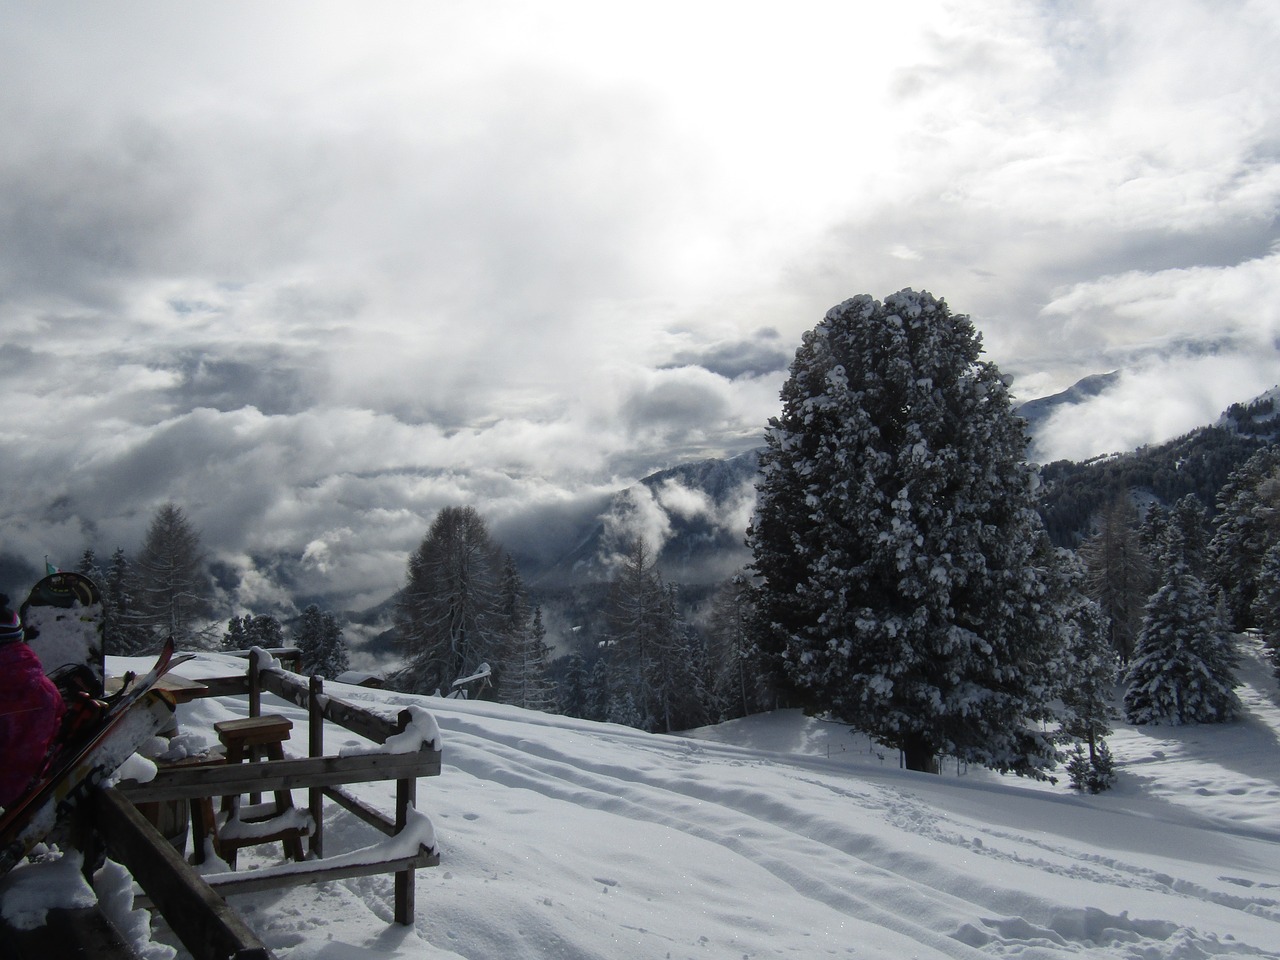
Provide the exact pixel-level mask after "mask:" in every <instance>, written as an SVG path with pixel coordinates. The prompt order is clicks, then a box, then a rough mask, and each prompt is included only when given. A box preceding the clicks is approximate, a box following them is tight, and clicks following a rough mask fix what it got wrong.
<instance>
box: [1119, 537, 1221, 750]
mask: <svg viewBox="0 0 1280 960" xmlns="http://www.w3.org/2000/svg"><path fill="white" fill-rule="evenodd" d="M1168 540H1169V542H1168V544H1167V546H1166V549H1165V552H1164V555H1163V556H1162V558H1161V564H1160V565H1161V567H1162V569H1163V571H1164V573H1163V577H1162V580H1161V585H1160V588H1159V589H1158V590H1157V591H1156V592H1155V594H1154V595H1153V596H1152V597H1151V600H1150V602H1148V604H1147V610H1146V616H1145V618H1144V620H1143V624H1142V632H1141V633H1140V634H1139V637H1138V649H1137V652H1136V654H1135V656H1134V659H1133V661H1132V662H1131V663H1130V664H1129V667H1128V670H1127V672H1126V674H1125V684H1126V690H1125V695H1124V711H1125V717H1126V719H1128V721H1129V722H1130V723H1136V724H1147V723H1151V724H1161V723H1167V724H1170V725H1173V726H1178V725H1182V724H1188V723H1222V722H1225V721H1228V720H1231V719H1233V718H1234V716H1235V709H1236V706H1237V699H1236V695H1235V686H1236V680H1235V666H1236V660H1237V658H1236V653H1235V648H1234V645H1233V642H1232V638H1231V635H1230V633H1228V630H1227V626H1226V624H1224V623H1223V622H1222V620H1221V618H1220V616H1219V614H1218V611H1217V609H1216V607H1215V604H1214V602H1213V599H1212V598H1211V597H1210V595H1209V590H1208V588H1207V587H1206V586H1205V584H1204V582H1203V581H1202V580H1201V579H1200V578H1199V577H1197V576H1196V575H1195V574H1194V573H1192V571H1191V566H1190V563H1189V562H1188V556H1189V555H1190V552H1189V551H1188V549H1187V547H1186V545H1185V544H1184V543H1183V542H1182V541H1183V536H1182V532H1181V529H1180V527H1179V525H1178V524H1177V523H1171V524H1170V529H1169V535H1168Z"/></svg>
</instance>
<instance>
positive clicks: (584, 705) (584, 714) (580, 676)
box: [557, 650, 591, 720]
mask: <svg viewBox="0 0 1280 960" xmlns="http://www.w3.org/2000/svg"><path fill="white" fill-rule="evenodd" d="M564 663H565V666H564V673H563V675H562V676H561V679H560V684H559V693H558V696H557V702H558V706H559V708H560V711H561V712H562V713H563V714H564V715H565V716H566V717H581V718H582V719H584V720H586V719H590V718H591V712H590V706H589V700H590V685H591V673H590V671H589V670H588V669H587V661H586V658H584V657H583V656H582V654H580V653H578V652H577V651H576V650H575V651H574V652H573V653H570V654H569V655H568V657H566V658H565V661H564Z"/></svg>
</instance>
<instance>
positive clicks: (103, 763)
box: [0, 639, 190, 876]
mask: <svg viewBox="0 0 1280 960" xmlns="http://www.w3.org/2000/svg"><path fill="white" fill-rule="evenodd" d="M189 659H190V657H185V656H184V657H174V655H173V640H172V639H169V640H166V641H165V645H164V649H163V650H161V652H160V656H159V657H158V658H157V659H156V663H155V666H153V667H152V668H151V670H150V671H149V672H148V673H146V674H145V675H144V676H141V677H137V678H134V679H132V680H131V681H130V682H128V683H127V684H126V685H125V687H124V688H123V689H122V690H121V692H120V693H119V694H118V695H116V696H115V697H114V698H112V700H111V701H110V702H109V703H108V705H107V707H106V711H105V712H104V714H103V716H102V719H101V722H100V724H99V725H98V727H97V728H96V729H95V730H94V731H92V732H91V733H89V734H88V735H87V736H84V737H81V738H79V739H78V740H77V742H76V743H74V744H63V745H62V746H61V748H60V749H58V750H57V752H55V753H54V755H53V757H52V759H51V760H50V763H49V765H48V767H47V769H46V771H45V773H44V774H43V775H42V776H41V778H40V779H39V780H38V781H37V782H36V783H35V784H34V785H33V786H32V787H31V789H30V790H28V791H27V793H26V794H25V795H24V796H23V797H22V799H20V800H18V801H17V802H16V803H14V804H13V806H11V807H9V808H8V809H7V810H5V811H4V812H3V813H0V876H3V875H4V874H6V873H8V872H9V871H10V870H11V869H13V867H14V866H15V865H16V864H18V863H19V862H20V861H21V860H22V859H23V858H24V857H25V856H26V855H27V854H28V853H30V852H31V849H32V848H33V847H34V846H35V845H36V844H37V843H39V842H40V841H41V840H43V839H44V838H45V837H46V836H48V835H49V834H50V833H51V832H52V831H53V830H54V828H55V827H57V825H58V824H59V823H60V822H62V821H64V820H65V819H66V818H67V816H68V815H69V814H70V813H71V811H72V810H74V809H75V807H76V805H77V804H78V803H79V802H80V801H81V799H82V798H83V797H84V796H85V794H87V793H88V792H89V791H90V790H91V789H92V788H93V787H95V786H97V785H98V784H99V783H101V782H102V781H103V780H105V779H106V778H107V777H109V776H111V774H113V773H114V772H115V771H116V769H117V768H118V767H119V766H120V764H122V763H124V762H125V761H126V760H127V759H129V757H130V756H132V755H133V753H134V752H135V751H136V750H137V749H138V747H139V746H141V745H142V744H143V743H145V742H146V741H147V740H149V739H150V738H151V737H153V736H155V735H156V734H157V733H158V732H159V731H161V730H163V729H164V728H165V727H166V726H169V725H171V723H172V718H173V705H172V703H171V702H169V701H168V700H166V699H165V698H164V697H162V696H160V695H158V694H157V695H155V696H148V694H150V693H152V690H153V688H154V687H155V685H156V682H157V681H158V680H159V679H160V678H161V677H163V676H164V675H165V674H166V673H168V672H169V671H170V670H172V669H173V668H174V667H175V666H177V665H178V664H179V663H184V662H185V661H187V660H189Z"/></svg>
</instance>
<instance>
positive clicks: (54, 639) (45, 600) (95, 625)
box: [18, 571, 107, 697]
mask: <svg viewBox="0 0 1280 960" xmlns="http://www.w3.org/2000/svg"><path fill="white" fill-rule="evenodd" d="M18 615H19V616H20V617H22V623H23V626H25V627H34V628H35V629H36V630H37V631H38V632H39V636H35V637H32V638H31V639H29V640H28V641H27V643H28V645H29V646H30V647H31V649H32V650H34V651H35V652H36V656H38V657H39V658H40V663H41V664H42V665H43V666H44V672H45V673H46V674H51V673H53V672H54V671H55V670H58V669H60V668H62V667H67V666H85V667H88V668H89V671H90V673H91V674H92V675H93V680H94V685H95V689H94V695H95V696H98V697H101V696H102V688H103V683H104V682H105V681H106V676H107V670H106V662H105V660H104V656H103V653H104V651H103V646H102V628H103V622H102V616H103V609H102V592H101V591H100V590H99V589H98V585H97V584H96V583H94V582H93V581H92V580H90V579H89V578H88V577H86V576H85V575H84V574H81V573H72V572H69V571H59V572H58V573H51V574H49V576H47V577H45V578H44V579H43V580H41V581H40V582H39V583H37V584H36V585H35V586H34V587H32V588H31V595H30V596H28V597H27V599H26V600H25V601H24V602H23V604H22V606H21V607H20V608H19V609H18Z"/></svg>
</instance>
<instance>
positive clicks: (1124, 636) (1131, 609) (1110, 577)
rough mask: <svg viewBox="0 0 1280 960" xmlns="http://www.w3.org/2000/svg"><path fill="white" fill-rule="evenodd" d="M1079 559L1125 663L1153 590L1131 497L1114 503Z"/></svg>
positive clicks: (1086, 588) (1087, 587)
mask: <svg viewBox="0 0 1280 960" xmlns="http://www.w3.org/2000/svg"><path fill="white" fill-rule="evenodd" d="M1080 559H1081V560H1083V561H1084V565H1085V570H1086V571H1087V573H1086V577H1085V580H1084V583H1083V585H1082V586H1083V589H1084V591H1085V592H1086V593H1087V594H1088V595H1089V597H1090V598H1091V599H1092V600H1094V601H1095V602H1096V603H1097V604H1098V606H1099V607H1100V608H1101V609H1102V613H1103V615H1104V616H1105V617H1106V618H1107V633H1108V637H1109V640H1110V643H1111V647H1112V649H1113V650H1115V653H1116V656H1117V657H1119V658H1120V662H1121V663H1127V662H1128V661H1129V659H1130V658H1131V657H1132V656H1133V651H1134V647H1135V646H1136V645H1137V641H1138V631H1139V630H1141V629H1142V613H1143V609H1144V608H1145V606H1146V603H1147V598H1148V597H1149V596H1150V595H1151V589H1152V584H1151V564H1150V561H1149V559H1148V554H1147V551H1146V549H1145V548H1144V547H1143V546H1142V543H1141V538H1140V535H1139V525H1138V514H1137V510H1136V509H1135V508H1134V506H1133V501H1131V500H1130V499H1129V498H1128V497H1127V496H1123V497H1118V498H1116V499H1115V500H1113V501H1112V503H1111V505H1110V506H1109V507H1108V508H1107V509H1106V510H1105V511H1104V512H1103V515H1102V518H1101V521H1100V522H1099V525H1098V531H1097V533H1095V534H1094V535H1093V536H1092V537H1090V538H1089V539H1088V540H1086V541H1085V542H1084V543H1083V544H1081V546H1080Z"/></svg>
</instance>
